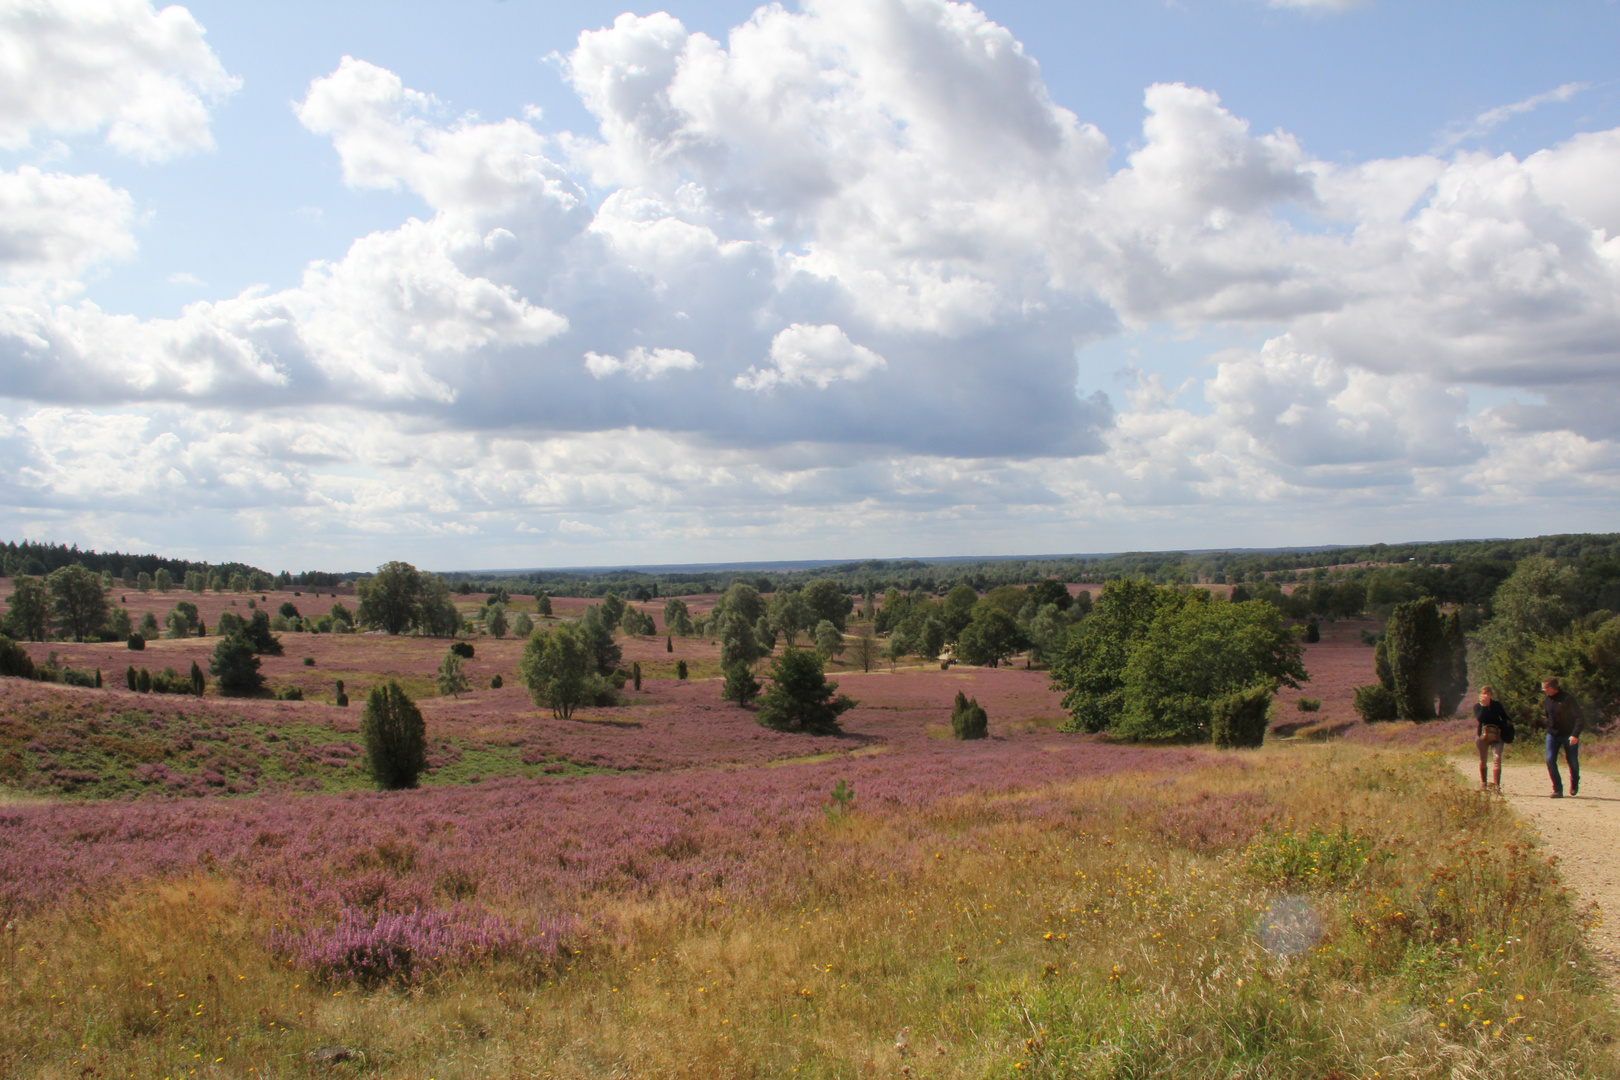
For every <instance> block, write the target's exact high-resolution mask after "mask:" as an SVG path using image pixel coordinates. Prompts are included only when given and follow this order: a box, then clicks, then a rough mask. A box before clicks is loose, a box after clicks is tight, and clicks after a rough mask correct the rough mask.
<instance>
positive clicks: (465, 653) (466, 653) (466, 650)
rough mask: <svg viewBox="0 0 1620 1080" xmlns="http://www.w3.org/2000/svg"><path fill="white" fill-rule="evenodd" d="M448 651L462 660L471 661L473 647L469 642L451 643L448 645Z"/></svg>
mask: <svg viewBox="0 0 1620 1080" xmlns="http://www.w3.org/2000/svg"><path fill="white" fill-rule="evenodd" d="M450 651H451V652H452V653H454V654H455V655H457V656H459V657H461V658H462V659H463V660H471V659H472V658H473V645H472V642H470V641H452V642H451V643H450Z"/></svg>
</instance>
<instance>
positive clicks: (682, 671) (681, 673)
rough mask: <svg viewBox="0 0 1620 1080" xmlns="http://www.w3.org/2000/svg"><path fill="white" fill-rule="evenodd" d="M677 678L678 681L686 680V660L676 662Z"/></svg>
mask: <svg viewBox="0 0 1620 1080" xmlns="http://www.w3.org/2000/svg"><path fill="white" fill-rule="evenodd" d="M675 677H676V678H677V679H684V678H686V661H685V660H677V661H675Z"/></svg>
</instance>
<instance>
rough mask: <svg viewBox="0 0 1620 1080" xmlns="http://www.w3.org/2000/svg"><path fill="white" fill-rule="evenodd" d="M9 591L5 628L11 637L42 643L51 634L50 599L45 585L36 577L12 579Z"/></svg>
mask: <svg viewBox="0 0 1620 1080" xmlns="http://www.w3.org/2000/svg"><path fill="white" fill-rule="evenodd" d="M11 589H12V592H11V601H10V605H9V606H8V608H7V610H6V627H7V629H8V630H9V631H10V633H11V636H12V637H14V638H19V639H21V640H23V641H44V640H45V639H46V638H47V637H49V636H50V633H51V598H50V593H49V591H48V590H47V589H46V588H45V583H44V582H43V581H41V580H40V579H39V578H36V577H18V578H13V579H12V582H11Z"/></svg>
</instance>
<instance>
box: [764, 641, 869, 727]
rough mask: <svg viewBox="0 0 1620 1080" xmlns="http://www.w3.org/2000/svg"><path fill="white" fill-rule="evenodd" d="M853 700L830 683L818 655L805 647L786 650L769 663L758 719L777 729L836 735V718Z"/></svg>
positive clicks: (836, 685) (851, 706)
mask: <svg viewBox="0 0 1620 1080" xmlns="http://www.w3.org/2000/svg"><path fill="white" fill-rule="evenodd" d="M854 707H855V702H853V701H851V700H850V699H849V698H848V697H846V696H844V695H843V694H840V693H838V684H837V683H835V682H829V681H828V680H827V676H826V673H825V671H824V669H823V668H822V664H821V658H820V657H819V656H817V655H816V654H815V653H814V652H811V651H810V650H808V649H788V650H786V651H785V652H783V653H782V655H781V656H779V657H777V658H776V660H774V661H773V662H772V663H771V685H770V687H769V688H768V689H767V690H766V691H765V693H764V694H763V695H761V697H760V699H759V712H758V714H757V719H758V720H759V722H760V723H761V724H763V725H764V726H766V727H769V728H775V729H777V730H778V731H804V732H808V733H810V734H812V735H832V734H836V733H837V732H838V730H839V728H838V718H839V717H840V716H842V715H843V714H844V713H845V712H847V711H849V710H850V709H853V708H854Z"/></svg>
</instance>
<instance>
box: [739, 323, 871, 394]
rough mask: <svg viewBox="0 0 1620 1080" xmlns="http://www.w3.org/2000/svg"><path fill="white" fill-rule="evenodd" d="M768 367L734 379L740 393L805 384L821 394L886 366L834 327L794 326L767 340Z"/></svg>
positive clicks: (750, 371)
mask: <svg viewBox="0 0 1620 1080" xmlns="http://www.w3.org/2000/svg"><path fill="white" fill-rule="evenodd" d="M771 365H772V366H771V367H769V368H766V369H764V370H760V369H758V368H754V367H750V368H749V369H748V370H747V371H746V372H744V373H743V374H741V375H739V376H737V378H736V380H735V381H736V385H737V386H739V387H741V388H742V389H744V390H770V389H773V388H775V387H778V386H802V385H805V384H809V385H811V386H814V387H816V388H817V389H818V390H825V389H827V387H829V386H831V385H832V384H833V383H835V382H839V381H840V380H856V379H864V378H866V377H867V376H868V375H871V374H872V373H873V372H874V371H878V370H881V369H882V368H884V367H887V366H888V362H887V361H885V360H884V359H883V357H881V356H879V355H878V354H877V353H875V352H873V351H872V350H871V349H868V348H867V347H866V346H864V345H857V344H855V343H854V342H853V341H851V340H849V335H848V334H846V333H844V331H843V330H841V329H840V328H838V327H836V326H806V325H805V324H803V323H794V324H793V325H792V326H790V327H788V328H787V329H786V330H783V331H782V332H781V333H779V334H777V335H776V336H775V337H774V338H772V339H771Z"/></svg>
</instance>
